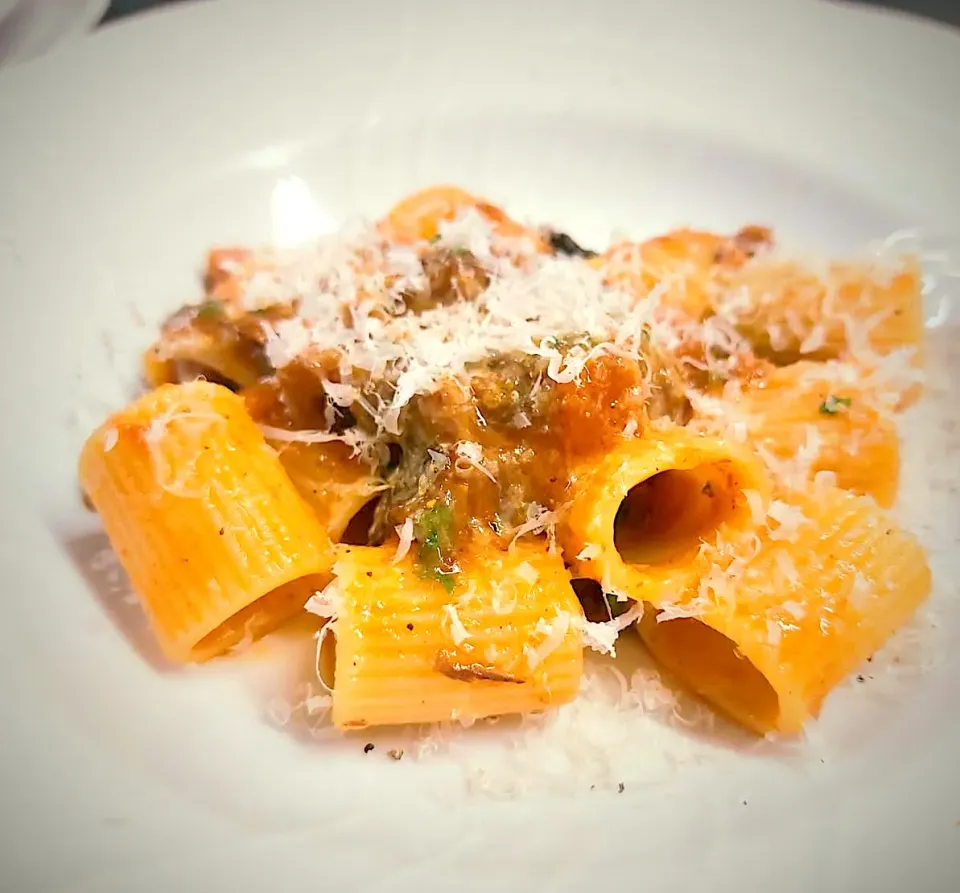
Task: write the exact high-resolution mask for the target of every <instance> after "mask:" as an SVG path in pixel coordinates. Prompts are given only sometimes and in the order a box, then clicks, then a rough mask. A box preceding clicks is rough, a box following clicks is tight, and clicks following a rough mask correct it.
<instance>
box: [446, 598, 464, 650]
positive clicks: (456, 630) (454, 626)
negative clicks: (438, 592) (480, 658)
mask: <svg viewBox="0 0 960 893" xmlns="http://www.w3.org/2000/svg"><path fill="white" fill-rule="evenodd" d="M443 613H444V614H446V615H447V619H448V620H449V622H450V636H451V638H452V639H453V644H454V645H460V644H462V643H463V642H465V641H466V640H467V639H469V638H470V633H469V632H468V631H467V628H466V627H465V626H464V625H463V621H462V620H461V619H460V615H459V614H458V613H457V607H456V605H444V606H443Z"/></svg>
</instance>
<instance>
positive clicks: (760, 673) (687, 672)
mask: <svg viewBox="0 0 960 893" xmlns="http://www.w3.org/2000/svg"><path fill="white" fill-rule="evenodd" d="M771 514H772V515H774V516H775V517H776V518H778V519H779V520H776V521H774V522H772V523H770V522H768V526H767V527H765V528H761V529H760V535H759V536H757V535H756V534H750V533H748V534H746V535H741V536H740V537H739V539H738V540H731V541H729V542H728V543H726V544H725V546H724V548H721V549H714V550H710V551H708V552H705V553H703V554H701V555H700V556H699V557H698V562H697V563H698V564H699V565H700V567H699V570H698V573H699V575H700V585H699V587H698V589H697V590H696V591H695V592H694V593H690V594H688V596H686V597H681V598H680V599H678V600H677V602H676V603H673V604H666V605H664V604H661V605H659V606H648V609H647V610H646V611H645V612H644V616H643V619H642V620H641V623H640V633H641V636H642V637H643V640H644V641H645V642H646V644H647V646H648V647H649V649H650V651H651V652H652V653H653V655H654V656H655V657H656V658H657V659H658V660H659V661H660V662H661V663H662V664H663V665H664V666H665V667H666V668H667V669H668V670H670V671H671V672H672V673H674V674H675V675H676V676H677V677H678V678H679V679H680V680H681V681H682V682H684V683H686V684H687V685H688V686H689V687H690V688H691V689H693V690H694V691H695V692H697V693H698V694H700V695H701V696H702V697H703V698H704V699H705V700H707V701H709V702H711V703H712V704H714V705H715V706H716V707H717V708H719V709H720V710H721V711H722V712H724V713H726V714H728V715H729V716H730V717H732V718H733V719H735V720H737V721H738V722H740V723H742V724H743V725H745V726H746V727H748V728H750V729H753V730H754V731H756V732H759V733H761V734H762V733H766V732H771V731H773V732H779V733H783V734H794V733H796V732H798V731H800V729H801V728H802V726H803V724H804V722H805V721H806V720H807V719H809V718H811V717H815V716H817V714H818V713H819V710H820V705H821V703H822V701H823V699H824V697H825V696H826V695H827V693H828V692H829V691H830V690H831V689H832V688H834V686H836V685H837V684H838V683H839V682H840V681H841V680H842V679H843V678H844V677H845V676H847V675H848V674H849V673H850V672H852V671H853V670H854V669H855V668H856V667H857V666H858V665H859V664H860V663H862V662H863V661H864V660H865V659H866V658H867V657H869V656H870V655H871V654H872V653H873V652H874V651H876V650H877V648H879V647H880V645H882V644H883V642H884V641H885V640H886V639H887V638H888V637H889V636H890V635H891V634H892V633H893V632H894V630H896V629H897V627H899V626H900V625H901V624H902V623H904V622H905V621H906V620H907V619H908V618H909V617H910V615H911V614H912V613H913V612H914V610H915V609H916V608H917V606H918V605H919V604H920V603H921V602H922V601H923V600H924V599H925V598H926V596H927V594H928V592H929V590H930V584H931V578H930V570H929V567H928V566H927V562H926V558H925V555H924V552H923V549H922V548H921V547H920V546H919V544H918V543H917V542H916V540H915V539H914V538H913V537H912V536H911V535H910V534H908V533H905V532H903V531H901V530H899V529H897V528H896V527H895V526H894V525H893V523H892V521H891V520H890V519H889V518H888V517H887V516H886V515H885V514H884V512H883V511H882V510H881V509H878V508H877V506H876V505H875V504H874V503H873V502H872V501H871V500H869V499H864V498H863V497H860V496H856V495H854V494H852V493H848V492H846V491H844V490H840V489H838V488H835V487H818V488H816V489H815V490H813V491H811V492H810V493H805V494H793V495H792V496H791V502H790V503H779V502H774V503H771ZM657 608H661V609H664V610H662V611H658V610H657Z"/></svg>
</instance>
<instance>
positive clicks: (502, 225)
mask: <svg viewBox="0 0 960 893" xmlns="http://www.w3.org/2000/svg"><path fill="white" fill-rule="evenodd" d="M470 209H475V210H476V211H478V212H479V213H480V214H481V215H482V216H483V217H485V218H486V219H487V220H488V221H490V224H491V225H492V227H493V229H494V231H495V232H496V233H498V234H499V235H501V236H508V237H513V238H519V237H523V236H526V237H528V238H529V239H531V241H533V243H534V244H535V245H536V246H537V247H538V248H542V247H543V239H542V237H541V236H540V235H539V234H538V233H537V232H536V231H535V230H532V229H529V228H528V227H525V226H523V225H522V224H520V223H517V222H516V221H515V220H512V219H511V218H510V217H509V216H507V214H506V212H505V211H503V210H502V209H501V208H498V207H497V206H496V205H491V204H490V203H489V202H486V201H484V200H483V199H481V198H478V197H477V196H475V195H472V194H471V193H469V192H467V191H466V190H465V189H461V188H460V187H459V186H446V185H442V186H428V187H426V188H425V189H421V190H420V191H419V192H415V193H413V194H412V195H409V196H407V197H406V198H405V199H403V200H401V201H400V202H398V203H397V204H396V205H394V206H393V208H391V209H390V212H389V213H388V214H387V216H386V217H385V218H384V220H383V221H382V222H381V224H380V230H381V232H382V233H383V234H384V236H385V237H386V238H388V239H390V240H392V241H396V242H418V241H429V240H431V239H434V238H436V237H437V236H438V235H439V234H440V224H441V223H443V222H444V221H450V220H454V219H456V218H457V217H458V216H459V215H461V214H463V213H464V212H465V211H469V210H470Z"/></svg>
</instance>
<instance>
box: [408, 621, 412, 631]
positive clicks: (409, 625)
mask: <svg viewBox="0 0 960 893" xmlns="http://www.w3.org/2000/svg"><path fill="white" fill-rule="evenodd" d="M407 629H408V630H410V632H413V624H412V623H408V624H407Z"/></svg>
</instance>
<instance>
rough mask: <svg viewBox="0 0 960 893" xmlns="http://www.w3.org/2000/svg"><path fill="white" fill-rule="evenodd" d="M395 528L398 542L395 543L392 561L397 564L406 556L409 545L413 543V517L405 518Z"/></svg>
mask: <svg viewBox="0 0 960 893" xmlns="http://www.w3.org/2000/svg"><path fill="white" fill-rule="evenodd" d="M395 529H396V531H397V536H398V537H400V542H398V543H397V551H396V552H395V553H394V555H393V562H392V563H393V564H399V563H400V562H401V561H403V559H404V558H406V557H407V553H408V552H409V551H410V546H411V545H412V544H413V518H407V519H406V520H404V522H403V524H400V525H398V526H397V527H396V528H395Z"/></svg>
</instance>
